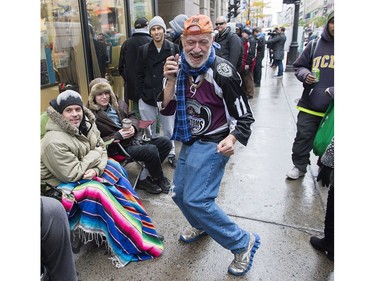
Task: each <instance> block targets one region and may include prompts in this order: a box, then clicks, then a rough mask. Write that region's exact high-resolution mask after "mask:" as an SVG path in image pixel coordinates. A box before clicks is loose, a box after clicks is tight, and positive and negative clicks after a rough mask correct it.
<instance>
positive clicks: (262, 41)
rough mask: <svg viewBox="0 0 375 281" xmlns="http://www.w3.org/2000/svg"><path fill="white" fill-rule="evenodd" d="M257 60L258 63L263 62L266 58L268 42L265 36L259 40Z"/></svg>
mask: <svg viewBox="0 0 375 281" xmlns="http://www.w3.org/2000/svg"><path fill="white" fill-rule="evenodd" d="M256 40H257V59H258V61H260V62H261V61H262V59H263V58H264V52H265V51H266V40H265V39H264V36H262V37H258V38H257V39H256Z"/></svg>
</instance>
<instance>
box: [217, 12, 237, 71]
mask: <svg viewBox="0 0 375 281" xmlns="http://www.w3.org/2000/svg"><path fill="white" fill-rule="evenodd" d="M216 29H217V31H219V33H217V35H216V37H215V41H216V42H217V43H218V44H219V45H220V46H221V49H220V51H218V56H220V57H222V58H224V59H226V60H227V61H229V62H230V63H231V64H232V65H233V66H234V67H235V68H236V70H237V71H241V65H242V57H243V46H242V40H241V38H240V37H238V36H236V34H235V33H233V32H232V31H231V30H230V27H229V26H228V25H227V19H226V18H225V17H223V16H219V17H218V18H217V19H216Z"/></svg>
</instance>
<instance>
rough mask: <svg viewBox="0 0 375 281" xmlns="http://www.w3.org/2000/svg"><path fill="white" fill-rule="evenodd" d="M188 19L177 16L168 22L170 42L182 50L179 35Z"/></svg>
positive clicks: (182, 15)
mask: <svg viewBox="0 0 375 281" xmlns="http://www.w3.org/2000/svg"><path fill="white" fill-rule="evenodd" d="M187 19H188V17H187V15H184V14H179V15H177V16H175V17H174V18H173V20H171V21H170V22H169V25H170V26H171V28H172V32H170V37H171V41H172V42H173V43H175V44H177V45H178V47H179V49H180V50H182V44H181V39H180V38H181V34H182V30H183V29H184V23H185V21H186V20H187Z"/></svg>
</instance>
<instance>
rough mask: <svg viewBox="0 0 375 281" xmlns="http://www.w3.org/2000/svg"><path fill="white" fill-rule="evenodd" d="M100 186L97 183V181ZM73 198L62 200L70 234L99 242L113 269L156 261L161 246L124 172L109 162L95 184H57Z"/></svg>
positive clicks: (80, 182) (93, 182)
mask: <svg viewBox="0 0 375 281" xmlns="http://www.w3.org/2000/svg"><path fill="white" fill-rule="evenodd" d="M98 180H99V181H103V182H99V181H98ZM69 187H70V189H71V190H72V191H71V192H72V194H73V195H74V197H73V196H69V195H68V196H63V200H62V202H63V205H64V207H65V210H66V211H67V213H68V217H69V223H70V228H71V230H76V229H79V231H80V237H83V240H84V242H85V243H86V242H89V241H92V240H94V239H95V240H96V242H97V244H98V245H100V244H101V243H102V242H103V241H104V243H105V245H106V246H107V247H108V249H109V252H110V255H111V259H112V261H113V262H114V264H115V265H116V267H123V266H125V265H127V264H128V263H129V262H132V261H143V260H148V259H152V258H154V257H158V256H160V255H161V253H162V251H163V244H162V242H161V241H160V239H158V238H157V232H156V230H155V227H154V225H153V223H152V221H151V219H150V217H149V216H148V215H147V212H146V210H145V208H144V206H143V204H142V202H141V200H140V199H139V197H138V195H137V193H136V192H135V191H134V189H133V187H132V186H131V184H130V182H129V181H128V179H127V173H126V171H125V169H124V168H123V167H122V166H121V165H120V164H119V163H118V162H116V161H114V160H112V159H109V160H108V163H107V166H106V169H105V171H104V173H103V175H101V177H100V178H99V179H97V180H90V181H87V180H86V181H79V182H76V183H68V184H61V185H60V186H59V188H61V189H64V190H67V189H68V188H69Z"/></svg>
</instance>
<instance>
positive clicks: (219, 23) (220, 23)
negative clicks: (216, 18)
mask: <svg viewBox="0 0 375 281" xmlns="http://www.w3.org/2000/svg"><path fill="white" fill-rule="evenodd" d="M215 24H216V26H218V25H223V24H225V22H217V23H215Z"/></svg>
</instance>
